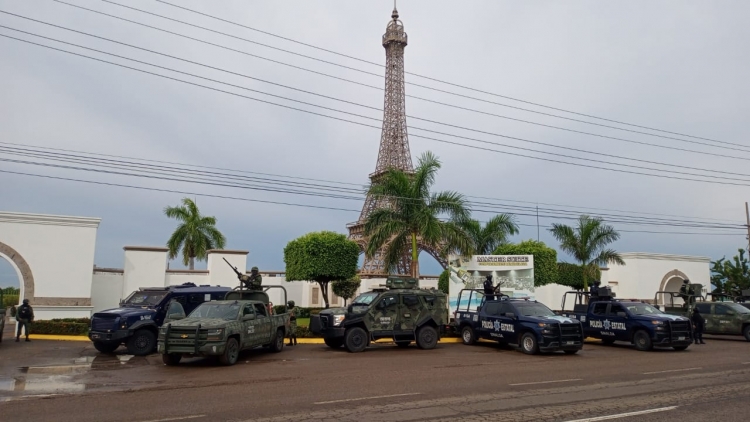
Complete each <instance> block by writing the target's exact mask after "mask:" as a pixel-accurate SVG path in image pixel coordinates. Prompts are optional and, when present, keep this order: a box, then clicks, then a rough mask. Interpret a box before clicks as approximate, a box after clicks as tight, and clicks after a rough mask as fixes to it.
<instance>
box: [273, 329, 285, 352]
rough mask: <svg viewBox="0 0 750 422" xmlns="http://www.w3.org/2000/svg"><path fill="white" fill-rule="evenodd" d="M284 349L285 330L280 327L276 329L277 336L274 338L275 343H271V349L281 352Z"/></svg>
mask: <svg viewBox="0 0 750 422" xmlns="http://www.w3.org/2000/svg"><path fill="white" fill-rule="evenodd" d="M282 350H284V330H282V329H281V328H279V329H278V330H276V336H275V337H274V338H273V343H271V351H272V352H274V353H279V352H280V351H282Z"/></svg>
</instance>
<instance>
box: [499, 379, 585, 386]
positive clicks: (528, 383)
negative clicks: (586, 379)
mask: <svg viewBox="0 0 750 422" xmlns="http://www.w3.org/2000/svg"><path fill="white" fill-rule="evenodd" d="M568 381H583V380H582V379H581V378H574V379H569V380H557V381H538V382H521V383H518V384H508V385H532V384H551V383H553V382H568Z"/></svg>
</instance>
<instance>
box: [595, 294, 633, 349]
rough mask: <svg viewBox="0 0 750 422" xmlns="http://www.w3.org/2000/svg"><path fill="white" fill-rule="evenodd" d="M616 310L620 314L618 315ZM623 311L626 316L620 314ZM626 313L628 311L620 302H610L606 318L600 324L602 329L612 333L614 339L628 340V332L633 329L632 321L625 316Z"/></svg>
mask: <svg viewBox="0 0 750 422" xmlns="http://www.w3.org/2000/svg"><path fill="white" fill-rule="evenodd" d="M618 312H619V313H620V315H618ZM623 313H624V314H625V315H626V316H624V317H623V316H621V315H622V314H623ZM627 314H628V313H627V311H626V310H625V307H624V306H622V304H620V303H612V304H610V305H609V311H608V312H607V318H606V319H605V320H604V322H603V324H602V325H603V326H604V330H606V331H608V332H610V333H613V334H614V336H615V340H618V341H630V338H629V336H628V333H629V332H631V330H632V329H633V324H634V322H633V320H632V319H629V318H628V317H627Z"/></svg>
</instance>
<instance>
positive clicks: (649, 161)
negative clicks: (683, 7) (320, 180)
mask: <svg viewBox="0 0 750 422" xmlns="http://www.w3.org/2000/svg"><path fill="white" fill-rule="evenodd" d="M0 12H2V13H8V12H4V11H2V10H0ZM10 14H12V13H10ZM12 15H14V16H17V17H20V18H23V19H28V20H31V21H34V22H38V23H41V24H45V25H49V26H53V27H56V28H60V29H64V30H67V31H71V32H75V33H79V34H82V35H86V36H89V37H94V38H98V39H102V40H105V41H109V42H112V43H115V44H120V45H124V46H127V47H131V48H135V49H138V50H142V51H147V52H149V53H152V54H157V55H160V56H164V57H169V58H172V59H175V60H180V61H183V62H186V63H190V64H195V65H198V66H202V67H206V68H209V69H213V70H218V71H221V72H225V73H229V74H232V75H235V76H241V77H244V78H248V79H252V80H256V81H259V82H263V83H267V84H271V85H275V86H280V87H283V88H286V89H290V90H293V91H298V92H304V93H306V94H310V95H315V96H318V97H322V98H327V99H331V100H334V101H339V102H343V103H346V104H350V105H355V106H359V107H363V108H368V109H371V110H376V111H380V110H381V108H378V107H374V106H368V105H365V104H361V103H357V102H354V101H348V100H344V99H341V98H337V97H332V96H329V95H324V94H319V93H316V92H312V91H308V90H304V89H301V88H295V87H291V86H288V85H284V84H279V83H276V82H272V81H268V80H264V79H260V78H256V77H253V76H250V75H247V74H242V73H237V72H234V71H231V70H227V69H223V68H219V67H215V66H211V65H207V64H205V63H200V62H196V61H193V60H188V59H184V58H181V57H177V56H173V55H170V54H166V53H162V52H158V51H154V50H150V49H147V48H143V47H138V46H135V45H132V44H128V43H124V42H120V41H116V40H112V39H110V38H106V37H101V36H98V35H94V34H90V33H87V32H83V31H78V30H75V29H71V28H66V27H63V26H60V25H55V24H52V23H49V22H44V21H40V20H37V19H32V18H27V17H24V16H20V15H15V14H12ZM0 27H2V28H6V29H10V30H12V31H17V32H21V33H24V34H28V35H32V36H35V37H39V38H44V39H47V40H50V41H55V42H59V43H62V44H67V45H72V46H75V47H79V48H84V49H87V50H91V51H96V52H98V53H102V54H107V55H110V56H114V57H119V58H123V59H126V60H131V61H135V62H137V63H141V64H146V65H148V66H153V67H157V68H160V69H165V70H169V71H173V72H178V73H183V74H186V75H189V76H194V77H199V78H203V77H201V76H196V75H194V74H191V73H186V72H182V71H179V70H175V69H172V68H168V67H164V66H158V65H154V64H152V63H149V62H144V61H140V60H136V59H132V58H129V57H125V56H120V55H117V54H113V53H110V52H106V51H102V50H97V49H94V48H90V47H86V46H82V45H80V44H75V43H70V42H66V41H62V40H60V39H57V38H51V37H46V36H43V35H39V34H35V33H32V32H27V31H23V30H20V29H16V28H11V27H8V26H4V25H0ZM203 79H207V78H203ZM208 80H211V79H208ZM212 81H214V80H212ZM220 83H223V82H220ZM230 85H231V84H230ZM231 86H235V85H231ZM243 89H247V90H250V91H252V92H257V93H260V94H264V95H269V96H274V97H278V98H283V99H287V100H290V101H298V100H293V99H289V98H286V97H281V96H277V95H275V94H270V93H267V92H263V91H259V90H254V89H250V88H243ZM337 111H338V110H337ZM407 117H408V118H411V119H416V120H421V121H425V122H428V123H433V124H438V125H442V126H448V127H452V128H456V129H461V130H466V131H471V132H477V133H482V134H486V135H491V136H497V137H501V138H507V139H512V140H517V141H521V142H526V143H532V144H537V145H544V146H549V147H552V148H559V149H564V150H570V151H575V152H582V153H584V154H592V155H600V156H604V157H610V158H617V159H622V160H629V161H636V162H643V163H648V164H656V165H663V166H669V167H670V168H673V167H675V168H685V169H692V170H699V171H705V172H715V173H721V174H730V175H738V176H746V177H750V174H744V173H736V172H727V171H721V170H714V169H703V168H699V167H694V166H683V165H679V164H672V163H661V162H658V161H651V160H642V159H637V158H631V157H624V156H620V155H615V154H607V153H602V152H596V151H589V150H584V149H579V148H571V147H565V146H560V145H555V144H550V143H546V142H540V141H532V140H527V139H523V138H518V137H513V136H508V135H503V134H500V133H494V132H488V131H483V130H478V129H473V128H468V127H463V126H459V125H454V124H450V123H445V122H439V121H435V120H431V119H426V118H422V117H419V116H412V115H407ZM368 118H369V119H371V120H378V119H375V118H370V117H368ZM412 129H421V128H419V127H412ZM561 129H562V130H567V129H564V128H561ZM422 130H427V131H430V130H428V129H422ZM431 132H432V133H438V134H443V135H445V133H443V132H437V131H431ZM573 132H577V131H573ZM449 136H450V135H449ZM594 136H601V135H594ZM604 137H606V136H604ZM615 139H619V138H615ZM625 141H626V142H635V143H638V144H643V143H642V142H639V141H630V140H625ZM646 145H652V144H647V143H646ZM656 146H659V145H656ZM665 148H667V149H675V150H679V151H687V152H693V153H698V154H703V155H712V156H719V157H726V158H734V159H739V160H746V161H750V158H745V157H737V156H729V155H723V154H715V153H707V152H703V151H694V150H686V149H683V148H674V147H665ZM531 151H535V150H531ZM535 152H540V151H535ZM542 153H547V152H542ZM547 154H549V153H547ZM573 158H575V157H573ZM689 174H692V173H689Z"/></svg>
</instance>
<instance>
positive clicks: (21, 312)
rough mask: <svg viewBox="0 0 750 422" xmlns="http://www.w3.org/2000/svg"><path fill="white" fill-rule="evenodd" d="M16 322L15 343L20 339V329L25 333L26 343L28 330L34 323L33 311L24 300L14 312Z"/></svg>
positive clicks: (27, 301)
mask: <svg viewBox="0 0 750 422" xmlns="http://www.w3.org/2000/svg"><path fill="white" fill-rule="evenodd" d="M16 321H18V332H16V341H19V339H20V337H21V329H22V328H23V329H24V330H25V331H26V341H31V340H29V328H30V327H31V323H32V322H33V321H34V309H33V308H32V307H31V305H29V300H28V299H24V300H23V304H22V305H21V306H19V307H18V310H17V311H16Z"/></svg>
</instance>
